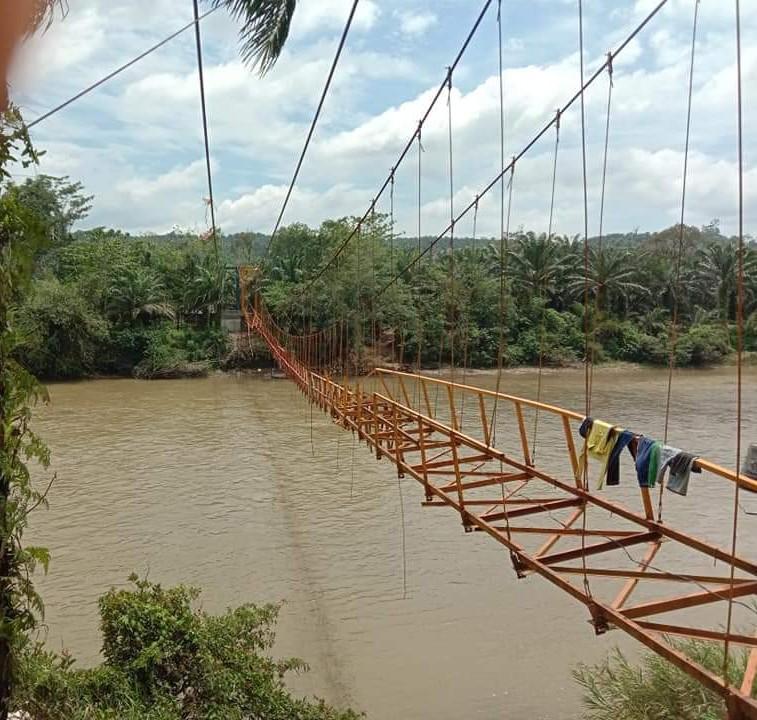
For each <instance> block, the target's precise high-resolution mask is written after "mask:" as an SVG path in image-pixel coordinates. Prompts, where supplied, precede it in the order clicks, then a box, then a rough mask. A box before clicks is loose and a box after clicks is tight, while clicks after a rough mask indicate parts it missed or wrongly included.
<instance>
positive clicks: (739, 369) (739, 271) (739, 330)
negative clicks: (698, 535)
mask: <svg viewBox="0 0 757 720" xmlns="http://www.w3.org/2000/svg"><path fill="white" fill-rule="evenodd" d="M735 13H736V123H737V129H736V146H737V157H738V160H737V162H738V232H739V240H738V266H737V268H736V285H737V289H736V487H735V488H734V493H733V520H732V534H731V581H730V585H731V591H730V593H729V599H728V612H727V616H726V636H725V642H724V647H723V681H724V682H725V684H726V686H728V685H729V680H728V663H729V654H730V646H729V638H730V633H731V624H732V622H733V605H734V600H733V590H734V584H735V573H736V549H737V546H738V538H739V494H740V490H741V485H740V482H739V481H740V479H741V440H742V437H741V436H742V411H743V407H742V404H743V398H742V396H743V362H744V255H745V253H746V246H745V244H744V118H743V98H742V58H741V2H740V0H735Z"/></svg>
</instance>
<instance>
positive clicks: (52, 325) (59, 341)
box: [16, 279, 108, 378]
mask: <svg viewBox="0 0 757 720" xmlns="http://www.w3.org/2000/svg"><path fill="white" fill-rule="evenodd" d="M16 321H17V325H18V329H19V333H20V337H21V342H20V345H19V347H18V350H17V356H18V358H19V360H20V361H21V363H22V364H23V365H24V366H25V367H26V368H28V369H29V370H30V371H31V372H32V373H34V374H35V375H37V376H40V377H45V376H46V377H56V378H79V377H83V376H85V375H87V374H90V373H92V372H94V370H95V369H96V368H97V366H98V364H99V358H98V352H99V351H100V349H101V347H103V346H104V345H105V344H106V343H107V341H108V323H107V321H106V320H105V318H103V317H101V316H100V315H99V314H98V313H97V311H96V310H95V308H94V307H93V306H92V304H91V303H90V302H89V301H88V299H87V298H85V297H84V296H83V295H82V293H81V292H80V289H79V287H78V286H76V285H64V284H62V283H61V282H59V281H58V280H55V279H46V280H42V281H39V282H37V283H35V285H34V287H33V290H32V292H31V293H30V294H29V295H28V296H27V298H26V299H25V301H24V303H23V304H22V305H21V306H20V309H19V311H18V313H17V318H16Z"/></svg>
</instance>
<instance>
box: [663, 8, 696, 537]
mask: <svg viewBox="0 0 757 720" xmlns="http://www.w3.org/2000/svg"><path fill="white" fill-rule="evenodd" d="M698 19H699V0H694V22H693V25H692V29H691V60H690V63H689V87H688V97H687V100H686V139H685V141H684V149H683V173H682V176H681V221H680V223H679V225H678V252H677V256H676V265H675V279H674V286H673V314H672V316H671V319H670V336H669V353H668V382H667V392H666V397H665V429H664V434H663V442H664V443H665V444H666V445H667V443H668V429H669V427H670V408H671V404H672V399H673V371H674V369H675V364H676V347H677V345H678V312H679V310H680V305H679V295H680V292H681V265H682V264H683V244H684V224H683V222H684V219H685V217H686V183H687V180H688V175H689V141H690V139H691V105H692V99H693V96H694V58H695V55H696V46H697V21H698ZM663 496H664V493H663V483H662V482H661V483H660V491H659V498H658V501H657V522H662V505H663Z"/></svg>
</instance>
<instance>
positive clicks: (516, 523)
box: [242, 291, 757, 720]
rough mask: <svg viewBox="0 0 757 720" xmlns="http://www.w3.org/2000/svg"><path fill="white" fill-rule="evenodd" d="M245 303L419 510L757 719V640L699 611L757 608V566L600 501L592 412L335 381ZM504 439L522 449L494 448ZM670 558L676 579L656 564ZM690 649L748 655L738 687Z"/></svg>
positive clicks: (643, 498) (396, 382) (311, 392)
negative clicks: (539, 452) (590, 446)
mask: <svg viewBox="0 0 757 720" xmlns="http://www.w3.org/2000/svg"><path fill="white" fill-rule="evenodd" d="M245 295H246V292H244V291H243V292H242V312H243V316H244V318H245V320H246V322H247V325H248V328H249V330H250V331H251V332H254V333H256V334H258V335H259V336H260V337H261V338H262V339H263V340H264V341H265V343H266V344H267V346H268V347H269V348H270V351H271V353H272V354H273V357H274V359H275V361H276V363H277V364H278V365H279V366H280V367H281V369H282V370H284V371H285V372H286V374H287V375H288V376H289V378H290V379H291V380H293V381H294V382H295V383H296V384H297V386H298V387H299V389H300V390H301V391H302V393H303V394H304V395H305V397H306V398H307V399H308V400H309V402H311V403H314V404H315V405H317V406H318V407H319V408H320V409H321V410H323V412H325V413H328V414H329V415H330V416H331V417H332V418H333V420H334V422H335V423H336V424H337V425H339V426H340V427H342V428H344V429H345V430H350V431H352V432H353V433H355V434H356V435H357V437H358V438H359V439H360V440H361V441H363V442H365V443H366V445H367V446H368V447H369V448H370V449H371V451H372V452H373V453H375V455H376V457H377V458H383V459H386V460H388V461H389V462H391V463H393V464H394V465H395V466H396V468H397V472H398V474H399V476H400V477H406V476H409V477H412V478H414V479H415V480H417V481H418V483H419V484H420V485H421V487H422V488H423V493H424V496H425V500H424V502H423V505H424V506H428V507H446V508H449V509H451V510H453V511H454V512H455V513H456V514H458V515H459V517H460V522H461V523H462V526H463V528H464V529H465V531H466V532H482V533H486V534H487V535H488V536H489V537H491V538H492V540H494V541H496V542H498V543H500V544H501V545H502V546H503V548H505V549H506V550H507V551H508V553H509V557H510V560H511V562H512V566H513V568H514V570H515V572H516V573H517V576H518V577H520V578H522V577H525V576H528V575H532V574H537V575H540V576H541V577H543V578H544V579H546V580H547V581H549V582H551V583H552V584H553V585H555V586H557V587H558V588H560V589H561V590H562V591H563V592H565V594H566V595H568V596H570V597H572V598H574V599H575V600H577V601H578V602H580V603H582V604H583V605H585V606H586V608H587V610H588V612H589V619H590V622H591V624H592V626H593V628H594V630H595V632H596V633H597V634H602V633H604V632H606V631H607V630H609V629H610V628H618V629H620V630H623V631H624V632H626V633H627V634H629V635H631V636H632V637H633V638H635V639H636V640H638V641H639V642H641V643H642V644H643V645H645V646H646V647H647V648H649V649H651V650H653V651H654V652H656V653H659V654H660V655H661V656H662V657H664V658H666V659H667V660H669V661H670V662H671V663H673V664H674V665H676V666H677V667H678V668H680V669H681V670H683V671H684V672H686V673H688V674H689V675H691V676H692V677H693V678H695V679H696V680H697V681H699V682H700V683H701V684H702V685H703V686H705V687H706V688H708V689H709V690H711V691H713V692H714V693H716V694H717V695H719V696H720V697H722V698H723V700H724V702H725V705H726V707H727V709H728V718H729V720H746V719H748V720H757V700H755V699H754V698H753V697H752V688H753V685H754V680H755V675H756V674H757V637H756V636H755V635H753V634H743V633H736V632H731V633H728V634H726V632H725V631H724V630H723V629H722V627H719V626H718V625H715V626H714V627H713V624H712V622H711V621H712V613H707V612H704V613H703V612H702V608H703V606H711V607H712V606H715V604H716V603H720V604H721V606H723V607H724V606H725V604H726V603H728V602H732V603H733V604H734V605H737V604H738V606H739V607H740V608H741V609H749V606H750V605H751V606H752V608H753V607H754V605H753V600H754V598H755V597H756V596H757V564H755V562H753V561H752V560H750V559H748V558H746V557H742V556H740V555H737V556H735V557H734V556H733V555H732V554H731V552H729V551H727V550H725V549H722V548H721V547H718V546H716V545H714V544H711V543H710V542H706V541H704V540H702V539H700V538H698V537H697V536H695V535H693V534H691V533H689V532H684V531H682V530H679V529H676V528H674V527H671V526H670V525H667V524H665V523H663V522H662V521H661V520H660V518H659V516H658V517H656V515H655V509H656V507H655V506H656V504H657V499H656V498H653V497H652V496H651V493H650V490H649V489H648V488H639V490H640V497H639V506H638V508H637V509H632V508H629V507H625V506H623V505H621V504H618V503H617V502H613V501H611V500H609V499H607V497H606V493H603V492H601V491H599V490H595V489H594V486H595V485H596V482H590V481H589V477H588V475H587V474H586V473H584V472H583V471H582V469H581V456H582V454H583V453H584V452H585V450H584V447H585V443H584V441H583V440H582V439H581V438H580V437H579V436H578V435H577V429H578V426H579V425H580V423H581V422H582V421H583V419H584V416H583V415H581V414H580V413H576V412H571V411H569V410H564V409H562V408H560V407H555V406H552V405H548V404H545V403H541V402H535V401H533V400H528V399H526V398H521V397H515V396H512V395H508V394H505V393H501V392H495V391H492V390H486V389H482V388H477V387H473V386H470V385H466V384H461V383H456V382H451V381H447V380H443V379H439V378H435V377H428V376H425V375H421V374H416V373H409V372H402V371H399V370H394V369H388V368H376V369H374V370H373V371H372V372H371V373H370V374H369V375H367V376H365V377H363V378H357V379H356V380H358V381H359V382H354V383H350V382H348V381H347V380H346V379H345V378H343V377H342V378H340V380H341V381H338V380H337V379H335V378H333V377H330V376H329V374H328V373H326V372H316V371H315V370H314V369H313V366H314V365H316V364H317V363H316V361H315V360H314V354H313V352H312V348H309V347H308V345H309V342H310V341H309V340H308V339H307V338H302V337H297V338H295V337H293V336H289V335H287V334H286V333H284V332H283V331H282V330H281V329H280V328H278V327H277V326H276V324H275V323H274V322H273V320H272V319H271V317H270V316H269V315H268V313H267V312H266V311H265V309H264V307H263V306H262V303H261V301H260V299H259V297H258V296H256V297H255V300H254V303H253V307H249V306H248V303H247V300H246V299H245ZM308 359H310V360H311V362H310V363H309V362H308V361H307V360H308ZM529 412H530V413H533V412H538V413H540V415H541V418H542V429H543V431H544V432H545V433H547V434H548V435H549V440H550V444H552V445H553V446H554V443H559V444H563V452H562V453H561V456H562V457H563V458H564V460H563V464H562V467H554V468H553V467H552V466H550V467H549V468H547V467H540V466H539V465H537V464H535V462H534V460H533V453H532V448H531V447H530V445H531V443H529V433H528V431H527V425H526V420H525V419H524V416H525V414H526V413H529ZM498 416H499V418H500V419H501V418H504V417H505V416H509V420H510V421H511V422H510V423H508V427H511V428H512V433H509V434H511V435H512V438H510V437H504V438H503V437H502V431H501V430H500V435H499V437H497V427H498V423H495V420H494V419H495V417H498ZM502 441H509V442H508V444H513V443H514V445H515V447H516V448H517V450H516V451H515V452H505V451H503V450H501V449H498V447H497V445H498V444H500V443H501V442H502ZM697 466H698V468H699V469H700V470H701V471H702V473H703V477H702V480H701V481H700V480H698V482H707V481H709V480H718V481H721V482H726V483H736V482H738V483H739V484H740V485H741V487H742V488H744V489H746V490H749V491H752V492H757V482H755V481H754V480H751V479H749V478H747V477H744V476H738V475H737V474H736V473H734V472H732V471H731V470H729V469H727V468H724V467H721V466H719V465H716V464H714V463H711V462H708V461H706V460H704V459H699V460H697V462H696V465H695V467H697ZM634 485H635V480H634ZM637 553H638V554H637ZM662 556H666V557H667V559H668V561H669V562H672V563H673V564H674V565H675V567H676V570H675V572H673V571H670V570H664V569H662V568H661V567H659V566H658V564H657V563H658V562H659V559H660V558H661V557H662ZM718 563H720V564H721V566H724V567H725V569H724V570H721V571H720V572H719V573H718V572H716V571H715V570H714V569H713V565H717V564H718ZM731 568H733V576H732V574H731ZM708 570H709V572H707V571H708ZM671 588H672V589H671ZM640 596H641V597H640ZM707 621H710V622H709V624H708V623H707ZM681 638H684V639H686V638H691V639H698V640H706V641H713V642H719V643H724V644H725V645H726V654H727V656H731V655H732V653H733V652H734V651H741V652H746V653H748V661H747V669H746V673H745V675H744V677H743V680H741V682H739V683H737V682H736V681H735V678H734V677H733V676H732V672H733V669H732V668H733V664H734V663H731V672H728V668H725V669H724V672H720V673H717V672H713V671H712V670H708V669H706V668H704V667H702V666H701V665H700V664H698V663H697V662H695V661H694V660H693V659H692V658H691V657H690V656H689V655H687V653H686V644H685V643H682V642H680V639H681ZM724 674H728V675H729V677H730V680H726V679H724Z"/></svg>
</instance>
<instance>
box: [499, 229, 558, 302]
mask: <svg viewBox="0 0 757 720" xmlns="http://www.w3.org/2000/svg"><path fill="white" fill-rule="evenodd" d="M509 258H510V275H511V277H512V279H513V284H514V285H515V287H516V288H518V289H519V290H521V291H522V292H523V293H524V294H526V295H532V296H534V295H538V296H541V297H548V296H549V295H551V294H552V293H553V292H554V291H555V288H556V285H557V279H558V277H559V276H560V273H561V272H562V270H563V269H564V268H565V263H566V258H565V254H564V252H563V246H562V244H561V243H559V242H557V241H556V240H555V239H554V236H553V237H549V238H548V237H547V236H546V234H544V233H542V234H541V235H536V234H535V233H532V232H528V233H526V234H525V235H519V236H518V238H517V241H516V247H515V250H511V251H510V253H509Z"/></svg>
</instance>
